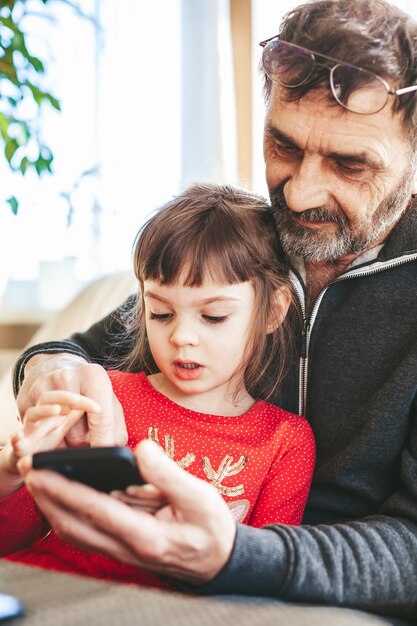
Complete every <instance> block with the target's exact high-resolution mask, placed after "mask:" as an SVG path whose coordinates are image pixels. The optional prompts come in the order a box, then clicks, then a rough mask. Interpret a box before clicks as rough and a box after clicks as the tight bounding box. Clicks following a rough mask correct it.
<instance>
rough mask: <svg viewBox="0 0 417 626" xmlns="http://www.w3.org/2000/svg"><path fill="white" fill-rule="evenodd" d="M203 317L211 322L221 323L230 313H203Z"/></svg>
mask: <svg viewBox="0 0 417 626" xmlns="http://www.w3.org/2000/svg"><path fill="white" fill-rule="evenodd" d="M202 317H203V319H204V320H205V321H206V322H208V323H209V324H221V323H222V322H225V321H226V320H227V319H229V316H228V315H203V316H202Z"/></svg>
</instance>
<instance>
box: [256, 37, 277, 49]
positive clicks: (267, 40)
mask: <svg viewBox="0 0 417 626" xmlns="http://www.w3.org/2000/svg"><path fill="white" fill-rule="evenodd" d="M273 39H278V35H274V36H273V37H269V39H264V40H263V41H260V42H259V45H260V46H262V48H265V46H266V44H267V43H269V42H270V41H272V40H273Z"/></svg>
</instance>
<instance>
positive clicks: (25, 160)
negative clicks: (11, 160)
mask: <svg viewBox="0 0 417 626" xmlns="http://www.w3.org/2000/svg"><path fill="white" fill-rule="evenodd" d="M29 163H30V161H29V159H28V158H27V157H23V159H22V160H21V161H20V165H19V169H20V171H21V172H22V174H26V170H27V168H28V165H29Z"/></svg>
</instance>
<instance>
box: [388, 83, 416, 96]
mask: <svg viewBox="0 0 417 626" xmlns="http://www.w3.org/2000/svg"><path fill="white" fill-rule="evenodd" d="M412 91H417V85H410V87H402V88H401V89H390V93H391V94H392V95H396V96H402V95H403V94H404V93H411V92H412Z"/></svg>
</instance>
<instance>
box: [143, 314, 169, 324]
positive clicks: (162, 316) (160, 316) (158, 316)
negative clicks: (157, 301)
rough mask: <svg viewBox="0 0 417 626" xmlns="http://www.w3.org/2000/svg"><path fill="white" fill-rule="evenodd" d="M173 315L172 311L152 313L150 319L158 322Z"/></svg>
mask: <svg viewBox="0 0 417 626" xmlns="http://www.w3.org/2000/svg"><path fill="white" fill-rule="evenodd" d="M171 317H172V313H150V314H149V319H150V320H156V321H157V322H167V321H168V320H170V319H171Z"/></svg>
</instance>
